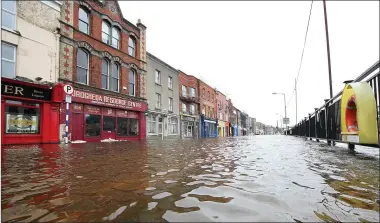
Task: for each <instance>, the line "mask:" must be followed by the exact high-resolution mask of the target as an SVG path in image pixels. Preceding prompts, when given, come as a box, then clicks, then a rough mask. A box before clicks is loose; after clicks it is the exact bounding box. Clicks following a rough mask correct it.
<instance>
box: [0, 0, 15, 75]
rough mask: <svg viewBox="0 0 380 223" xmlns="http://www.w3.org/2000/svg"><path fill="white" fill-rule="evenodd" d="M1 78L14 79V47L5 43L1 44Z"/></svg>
mask: <svg viewBox="0 0 380 223" xmlns="http://www.w3.org/2000/svg"><path fill="white" fill-rule="evenodd" d="M3 4H4V3H3ZM1 76H2V77H8V78H15V77H16V47H15V46H13V45H10V44H6V43H1Z"/></svg>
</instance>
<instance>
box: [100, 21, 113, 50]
mask: <svg viewBox="0 0 380 223" xmlns="http://www.w3.org/2000/svg"><path fill="white" fill-rule="evenodd" d="M103 24H106V25H107V27H108V32H109V33H106V32H104V31H103ZM111 30H112V25H111V23H110V22H109V21H108V20H105V19H103V20H102V42H103V43H105V44H107V45H109V46H112V45H111V41H112V31H111ZM103 34H105V35H107V36H108V39H107V42H104V39H103Z"/></svg>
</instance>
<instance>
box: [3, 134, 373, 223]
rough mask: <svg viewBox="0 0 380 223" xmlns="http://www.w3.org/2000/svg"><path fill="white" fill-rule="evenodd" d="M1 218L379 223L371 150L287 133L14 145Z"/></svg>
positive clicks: (8, 151)
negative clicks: (333, 144)
mask: <svg viewBox="0 0 380 223" xmlns="http://www.w3.org/2000/svg"><path fill="white" fill-rule="evenodd" d="M1 167H2V168H1V173H2V179H1V185H2V189H1V193H2V213H1V214H2V221H3V222H20V221H28V222H29V221H38V222H47V221H59V222H78V221H86V222H88V221H235V222H236V221H240V222H241V221H250V222H252V221H279V222H284V221H298V222H308V221H314V222H315V221H351V222H352V221H374V222H378V221H379V149H376V148H359V149H357V151H356V152H355V153H352V152H350V151H349V150H348V149H347V148H342V147H331V146H327V145H326V144H323V143H316V142H311V141H307V140H305V139H302V138H296V137H291V136H282V135H272V136H248V137H234V138H223V139H204V140H177V141H174V140H167V141H149V142H112V143H85V144H71V145H69V146H65V145H39V146H23V147H20V146H14V147H7V148H5V149H4V150H2V160H1Z"/></svg>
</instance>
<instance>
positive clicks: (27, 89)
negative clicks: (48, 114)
mask: <svg viewBox="0 0 380 223" xmlns="http://www.w3.org/2000/svg"><path fill="white" fill-rule="evenodd" d="M1 94H2V95H6V96H15V97H22V98H31V99H37V100H44V101H50V99H51V89H45V88H38V87H33V86H27V85H21V84H17V83H1Z"/></svg>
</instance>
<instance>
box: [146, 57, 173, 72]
mask: <svg viewBox="0 0 380 223" xmlns="http://www.w3.org/2000/svg"><path fill="white" fill-rule="evenodd" d="M146 55H147V57H148V58H149V59H151V60H153V61H155V62H157V63H159V64H161V65H163V66H165V67H167V68H168V69H170V70H172V71H173V72H175V73H177V74H178V75H179V71H178V69H175V68H174V67H172V66H170V65H169V64H167V63H165V62H164V61H162V60H161V59H160V58H158V57H156V56H154V55H153V54H151V53H149V52H146Z"/></svg>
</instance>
